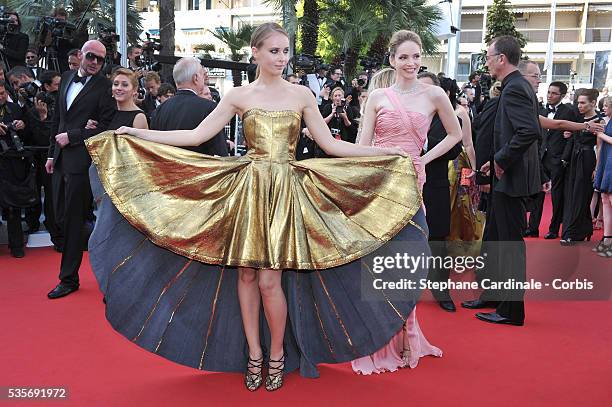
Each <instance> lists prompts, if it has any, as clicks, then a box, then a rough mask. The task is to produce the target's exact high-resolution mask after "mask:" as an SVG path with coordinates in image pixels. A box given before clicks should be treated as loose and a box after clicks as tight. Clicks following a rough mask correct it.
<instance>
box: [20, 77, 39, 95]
mask: <svg viewBox="0 0 612 407" xmlns="http://www.w3.org/2000/svg"><path fill="white" fill-rule="evenodd" d="M39 90H40V86H38V85H37V84H36V82H33V81H32V82H26V83H24V84H22V85H21V86H20V87H19V93H21V94H22V95H24V96H25V97H26V98H27V99H32V98H34V97H35V96H36V95H37V94H38V91H39Z"/></svg>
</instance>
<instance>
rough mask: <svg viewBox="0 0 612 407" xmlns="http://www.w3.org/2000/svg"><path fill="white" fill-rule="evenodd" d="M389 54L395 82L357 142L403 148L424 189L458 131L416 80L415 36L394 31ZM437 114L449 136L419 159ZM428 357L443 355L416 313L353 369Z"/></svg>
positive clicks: (365, 370)
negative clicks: (430, 166)
mask: <svg viewBox="0 0 612 407" xmlns="http://www.w3.org/2000/svg"><path fill="white" fill-rule="evenodd" d="M389 50H390V56H389V62H390V63H391V66H393V67H394V68H395V72H396V75H395V82H394V83H393V85H391V86H390V87H387V88H381V89H376V90H374V91H372V92H371V93H370V94H369V95H368V100H367V105H366V110H365V114H364V118H363V126H362V131H361V139H360V141H359V143H360V144H363V145H375V146H381V147H382V146H395V147H400V148H401V149H403V150H404V151H405V152H406V153H408V154H409V155H410V157H411V158H412V160H413V163H414V166H415V168H416V170H417V174H418V179H419V187H420V188H421V190H422V188H423V184H424V183H425V165H426V164H427V163H429V162H430V161H432V160H434V159H435V158H437V157H439V156H441V155H442V154H444V153H445V152H447V151H448V150H450V149H451V148H452V147H453V146H454V145H455V144H457V143H458V142H460V141H461V126H460V125H459V121H458V120H457V116H456V115H455V112H454V111H453V108H452V106H451V104H450V101H449V99H448V96H447V95H446V94H445V93H444V91H443V90H442V89H441V88H440V87H437V86H432V85H426V84H422V83H419V81H418V80H417V74H418V72H419V68H420V66H421V39H420V38H419V36H418V35H417V34H415V33H413V32H411V31H406V30H402V31H398V32H396V33H395V34H393V36H392V38H391V42H390V44H389ZM436 113H437V114H438V115H439V116H440V119H441V120H442V124H444V127H445V129H446V130H447V136H446V137H445V138H444V139H443V140H442V141H441V142H440V143H438V144H437V145H436V146H435V147H434V148H432V149H431V150H429V151H427V153H426V154H424V155H423V156H421V152H422V151H423V147H424V145H425V141H426V140H427V131H428V130H429V125H430V123H431V120H432V118H433V116H434V115H435V114H436ZM401 187H402V186H399V185H398V188H401ZM426 355H434V356H442V351H441V350H440V349H438V348H436V347H435V346H432V345H431V344H430V343H429V342H428V341H427V339H426V338H425V336H424V335H423V332H422V331H421V329H420V327H419V323H418V321H417V318H416V308H415V310H414V311H413V312H412V313H411V314H410V316H409V317H408V319H407V320H406V323H405V324H404V326H403V328H402V329H401V330H400V331H399V332H398V333H397V334H396V335H395V336H394V337H393V338H392V339H391V341H390V342H389V343H388V344H387V346H385V347H384V348H382V349H380V350H378V351H377V352H376V353H374V354H372V355H370V356H366V357H363V358H360V359H356V360H354V361H353V362H352V365H353V370H354V371H355V372H357V373H361V374H371V373H381V372H385V371H395V370H397V369H398V368H401V367H407V366H409V367H411V368H414V367H416V366H417V364H418V362H419V358H421V357H422V356H426Z"/></svg>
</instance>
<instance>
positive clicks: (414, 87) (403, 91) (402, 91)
mask: <svg viewBox="0 0 612 407" xmlns="http://www.w3.org/2000/svg"><path fill="white" fill-rule="evenodd" d="M418 88H419V84H418V83H415V84H414V85H412V86H411V87H409V88H408V89H402V88H400V87H399V86H397V84H396V83H394V84H393V86H391V89H393V91H394V92H395V93H397V94H400V95H408V94H410V93H414V91H416V90H417V89H418Z"/></svg>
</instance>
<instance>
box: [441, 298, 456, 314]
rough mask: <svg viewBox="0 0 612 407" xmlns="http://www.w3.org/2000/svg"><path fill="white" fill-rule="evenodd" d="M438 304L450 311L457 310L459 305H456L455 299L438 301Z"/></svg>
mask: <svg viewBox="0 0 612 407" xmlns="http://www.w3.org/2000/svg"><path fill="white" fill-rule="evenodd" d="M438 305H439V306H440V308H442V309H443V310H444V311H448V312H455V311H457V307H455V303H454V302H453V300H448V301H438Z"/></svg>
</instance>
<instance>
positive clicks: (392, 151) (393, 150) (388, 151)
mask: <svg viewBox="0 0 612 407" xmlns="http://www.w3.org/2000/svg"><path fill="white" fill-rule="evenodd" d="M379 150H380V151H382V152H383V153H384V155H401V156H402V157H408V154H407V153H406V152H405V151H404V150H402V149H401V148H399V147H381V148H379Z"/></svg>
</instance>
